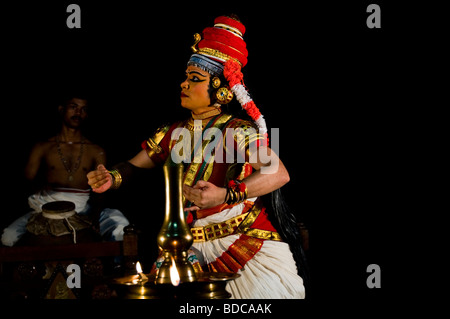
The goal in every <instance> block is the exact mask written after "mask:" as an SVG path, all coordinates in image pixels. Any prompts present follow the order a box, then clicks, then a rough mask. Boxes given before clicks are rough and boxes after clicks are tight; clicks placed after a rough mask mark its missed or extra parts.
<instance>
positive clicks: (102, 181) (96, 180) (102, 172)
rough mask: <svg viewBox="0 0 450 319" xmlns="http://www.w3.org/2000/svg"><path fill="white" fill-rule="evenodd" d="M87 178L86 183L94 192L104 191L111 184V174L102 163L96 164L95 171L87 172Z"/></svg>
mask: <svg viewBox="0 0 450 319" xmlns="http://www.w3.org/2000/svg"><path fill="white" fill-rule="evenodd" d="M87 178H88V184H89V185H90V186H91V187H92V190H93V191H94V192H96V193H103V192H106V191H107V190H108V189H110V188H111V186H112V176H111V174H109V172H108V170H107V169H106V168H105V166H104V165H102V164H100V165H98V166H97V169H96V170H95V171H91V172H89V173H88V174H87Z"/></svg>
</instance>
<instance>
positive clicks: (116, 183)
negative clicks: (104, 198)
mask: <svg viewBox="0 0 450 319" xmlns="http://www.w3.org/2000/svg"><path fill="white" fill-rule="evenodd" d="M109 173H110V174H111V176H112V178H113V183H112V186H111V189H118V188H119V187H120V184H122V175H120V173H119V171H118V170H116V169H113V170H110V171H109Z"/></svg>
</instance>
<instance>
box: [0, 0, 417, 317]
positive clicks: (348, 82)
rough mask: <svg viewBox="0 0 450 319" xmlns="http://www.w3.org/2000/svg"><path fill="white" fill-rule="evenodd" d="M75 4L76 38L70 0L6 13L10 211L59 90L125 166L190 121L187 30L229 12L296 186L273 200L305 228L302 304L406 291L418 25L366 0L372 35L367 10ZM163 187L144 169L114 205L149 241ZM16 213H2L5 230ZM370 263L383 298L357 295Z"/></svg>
mask: <svg viewBox="0 0 450 319" xmlns="http://www.w3.org/2000/svg"><path fill="white" fill-rule="evenodd" d="M72 2H73V3H77V4H79V5H80V7H81V29H69V28H67V26H66V18H67V17H68V15H69V13H67V12H66V8H67V5H68V4H70V3H71V2H68V1H59V2H54V3H52V2H41V1H37V2H30V3H17V4H14V5H13V4H9V5H7V6H4V7H3V9H2V11H3V15H2V16H3V20H2V34H3V40H2V42H3V43H2V51H3V52H2V55H3V58H2V60H3V67H2V78H3V79H4V81H3V84H2V86H3V88H2V91H3V93H2V117H1V118H2V120H3V121H2V122H3V123H2V125H1V133H2V137H3V139H2V140H3V146H2V149H3V152H2V153H3V154H4V155H3V156H2V163H3V167H4V169H3V172H2V179H3V180H4V181H10V182H9V183H7V186H8V187H7V189H6V190H5V195H6V197H5V198H7V199H8V201H11V203H12V205H11V207H15V206H17V207H21V208H22V207H23V204H22V203H19V201H20V200H22V197H21V196H22V195H21V194H20V192H21V184H20V181H21V174H22V171H23V167H24V165H25V161H26V158H27V156H28V152H29V150H30V148H31V146H32V145H33V144H34V143H35V142H36V141H38V140H40V139H42V138H45V137H47V136H50V135H51V134H54V132H55V130H56V126H55V119H56V107H57V103H58V102H57V101H58V97H59V95H60V94H61V93H62V92H64V91H66V90H68V89H69V90H70V89H71V88H81V89H87V90H89V92H90V96H91V100H90V107H91V108H90V119H89V123H88V127H87V128H86V129H87V131H86V132H87V133H86V134H87V135H88V137H89V138H90V139H92V140H93V141H94V142H96V143H98V144H100V145H101V146H103V147H104V148H105V149H106V152H107V155H108V162H109V165H112V164H115V163H117V162H120V161H124V160H127V159H130V158H131V157H132V156H134V155H135V154H136V153H137V152H138V151H139V150H140V143H141V142H142V141H143V140H144V139H146V138H148V137H149V136H150V134H152V132H153V131H154V130H155V129H156V128H157V127H158V126H159V125H160V124H162V123H164V122H167V121H170V120H171V119H173V118H178V117H183V116H188V115H189V113H187V112H186V110H183V109H182V108H181V107H180V106H179V92H180V83H181V82H182V81H183V79H184V71H185V66H186V62H187V60H188V58H189V56H190V54H191V51H190V46H191V45H192V44H193V41H192V40H193V34H194V33H196V32H201V31H202V30H203V28H205V27H206V26H212V25H213V21H214V18H215V17H217V16H219V15H222V14H229V13H236V14H237V15H238V16H239V17H240V18H241V20H242V22H243V23H244V25H245V26H246V28H247V31H246V34H245V36H244V38H245V40H246V43H247V48H248V51H249V57H248V59H249V62H248V65H247V66H246V67H245V68H244V69H243V72H244V80H245V83H246V85H247V87H248V88H249V91H250V94H251V95H252V97H253V99H254V101H255V102H256V104H257V106H258V107H259V108H260V110H261V112H262V113H263V114H264V115H265V118H266V121H267V124H268V126H269V127H275V128H279V129H280V146H279V150H280V154H279V155H280V157H281V159H282V161H283V162H284V164H285V165H286V167H287V169H288V170H289V173H290V176H291V181H290V183H289V184H288V185H286V186H285V187H284V188H283V192H284V194H285V197H286V198H287V200H288V202H289V204H290V205H291V206H292V207H294V208H295V210H296V212H297V214H298V217H299V219H300V220H302V221H304V222H305V223H306V226H307V227H308V229H309V231H310V251H308V257H309V259H310V267H311V272H312V276H313V277H312V279H313V282H312V284H313V287H312V290H311V291H310V295H309V297H310V298H311V299H312V301H313V302H315V301H318V302H319V303H320V302H322V301H324V302H325V301H326V302H334V301H339V302H342V304H341V303H340V305H342V307H349V309H351V308H352V307H354V306H355V303H360V302H362V304H363V305H365V306H366V307H367V308H370V309H378V308H380V307H381V308H383V307H385V306H386V304H387V303H388V302H390V301H393V302H395V301H396V300H397V298H398V295H401V294H402V291H403V289H404V283H405V281H407V278H405V276H406V275H405V274H404V272H403V269H404V267H403V266H402V265H403V264H402V262H403V261H402V257H403V256H402V254H403V244H404V242H403V241H404V237H403V236H401V235H400V234H401V233H402V231H403V224H402V223H401V222H400V220H401V219H402V217H403V216H405V215H406V214H407V212H406V211H405V210H404V209H403V208H402V207H403V203H404V193H403V192H404V185H405V184H407V183H408V180H405V178H407V177H406V176H407V175H408V170H409V169H410V168H409V166H408V163H409V162H408V159H407V158H405V155H404V154H405V149H406V148H407V145H408V144H409V140H410V138H411V135H410V131H409V125H410V123H409V118H410V114H411V109H410V108H409V105H408V104H407V103H405V96H410V95H411V92H410V91H409V90H410V88H407V87H406V85H405V83H407V82H408V81H409V79H410V76H411V75H412V74H414V72H415V69H417V67H415V68H411V65H412V62H411V61H412V60H414V59H413V57H412V53H415V54H416V53H417V51H415V49H416V48H417V44H416V43H415V41H412V40H411V39H412V38H415V37H418V36H420V23H421V22H420V21H421V20H420V19H418V20H416V21H418V22H417V23H416V24H407V23H406V22H405V21H406V18H405V17H408V14H409V11H408V6H406V5H405V6H403V5H399V4H397V5H396V6H394V5H393V4H391V3H388V2H387V1H380V0H378V1H375V3H377V4H379V5H380V6H381V10H382V28H381V29H369V28H367V26H366V18H367V16H368V15H369V13H367V12H366V8H367V5H368V4H369V3H371V2H369V1H351V2H345V3H343V2H344V1H334V2H333V1H327V2H323V1H316V2H312V3H310V2H298V3H297V2H282V1H277V2H271V1H266V2H254V3H251V2H245V3H244V2H242V3H239V2H231V3H225V2H223V1H218V2H217V3H212V2H199V1H197V2H192V1H191V2H183V3H178V2H177V3H175V2H172V1H166V2H164V3H158V4H156V3H154V2H146V3H145V4H144V3H141V2H137V1H134V2H133V1H131V2H130V1H127V2H110V1H95V4H94V3H93V2H88V1H72ZM409 17H411V15H409ZM5 184H6V183H5ZM162 185H163V180H162V172H161V171H160V170H156V171H154V172H147V173H145V176H144V178H143V180H142V181H141V182H140V183H138V184H136V185H135V186H133V187H131V188H130V189H129V190H126V191H123V193H122V194H121V196H112V197H111V198H110V200H111V205H116V206H118V207H119V208H121V209H122V210H123V211H124V212H125V213H126V214H127V216H129V217H130V219H131V220H132V221H133V222H135V223H138V224H139V225H140V226H141V227H142V228H144V229H145V231H144V232H145V233H146V235H147V236H148V239H147V240H148V242H151V243H152V244H149V243H147V245H149V246H151V245H153V240H152V238H153V237H152V236H156V235H154V232H155V231H157V230H158V229H159V225H160V224H159V220H160V218H161V215H162V214H163V204H164V193H163V189H162ZM20 210H21V209H17V210H14V209H12V210H8V211H7V212H4V217H3V220H2V222H3V223H5V224H7V223H8V222H10V221H12V220H13V219H14V218H15V217H18V216H19V215H20V214H22V213H23V211H20ZM149 263H151V261H149V260H148V261H146V267H149V266H150V265H149ZM372 263H375V264H378V265H380V267H381V270H382V281H381V284H382V288H380V289H369V288H367V286H366V278H367V276H368V273H367V272H366V268H367V266H368V265H369V264H372ZM311 299H310V300H311ZM289 305H292V304H289ZM293 307H295V308H296V309H297V308H299V309H301V304H299V305H297V304H295V305H294V306H293ZM299 312H301V310H299Z"/></svg>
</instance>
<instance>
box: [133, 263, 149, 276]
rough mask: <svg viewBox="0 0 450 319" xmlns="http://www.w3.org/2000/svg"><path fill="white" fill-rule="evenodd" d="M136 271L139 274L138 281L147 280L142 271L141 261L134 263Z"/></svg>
mask: <svg viewBox="0 0 450 319" xmlns="http://www.w3.org/2000/svg"><path fill="white" fill-rule="evenodd" d="M136 271H137V273H138V275H139V281H147V280H148V277H147V276H146V275H145V274H144V273H143V272H142V267H141V263H140V262H139V261H138V262H137V263H136Z"/></svg>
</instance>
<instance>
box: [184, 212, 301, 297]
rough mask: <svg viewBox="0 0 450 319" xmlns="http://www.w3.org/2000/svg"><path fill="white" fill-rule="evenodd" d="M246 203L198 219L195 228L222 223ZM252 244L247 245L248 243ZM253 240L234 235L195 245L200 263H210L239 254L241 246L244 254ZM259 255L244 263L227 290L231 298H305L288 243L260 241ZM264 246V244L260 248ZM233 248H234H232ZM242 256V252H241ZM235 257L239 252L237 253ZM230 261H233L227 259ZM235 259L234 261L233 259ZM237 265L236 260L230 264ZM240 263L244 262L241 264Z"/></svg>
mask: <svg viewBox="0 0 450 319" xmlns="http://www.w3.org/2000/svg"><path fill="white" fill-rule="evenodd" d="M243 209H244V204H239V205H236V206H234V207H232V208H231V209H225V210H223V211H221V212H219V213H215V214H213V215H210V216H207V217H204V218H201V219H198V220H196V222H195V225H194V227H202V226H207V225H211V224H217V223H222V222H224V221H226V220H229V219H231V218H233V217H236V216H238V215H240V214H241V213H242V211H243ZM246 240H247V241H248V242H249V245H248V246H247V245H246V243H245V241H246ZM251 241H252V238H251V237H248V236H245V235H241V234H232V235H228V236H226V237H223V238H217V239H214V240H208V241H201V242H195V243H194V244H193V245H192V248H193V250H194V252H196V253H197V257H198V259H199V262H200V264H201V265H202V266H203V265H205V264H211V263H213V264H214V262H215V261H216V260H217V258H218V257H220V256H226V255H229V254H227V251H230V250H234V251H237V249H238V247H236V246H239V245H241V244H242V251H243V252H242V254H243V255H245V254H246V252H245V251H246V250H247V248H248V247H250V246H251ZM257 244H258V245H259V246H258V247H257V249H255V251H256V253H255V254H254V255H252V257H251V259H249V260H248V261H246V262H245V265H244V266H243V267H242V268H240V269H239V270H238V271H237V273H238V274H240V277H239V278H237V279H235V280H232V281H230V282H229V283H228V284H227V291H228V292H230V293H231V295H232V298H239V299H267V298H274V299H288V298H289V299H303V298H305V288H304V286H303V280H302V278H301V277H300V276H299V275H298V273H297V266H296V263H295V261H294V258H293V255H292V253H291V251H290V249H289V245H288V244H287V243H284V242H281V241H273V240H258V242H257ZM261 244H262V245H261ZM232 246H233V247H232ZM238 254H239V252H238ZM235 255H236V253H235ZM227 258H230V257H228V256H227ZM230 259H232V258H230ZM237 259H239V258H237ZM232 262H234V261H233V260H231V261H230V263H232ZM240 264H242V262H241V261H240Z"/></svg>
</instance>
